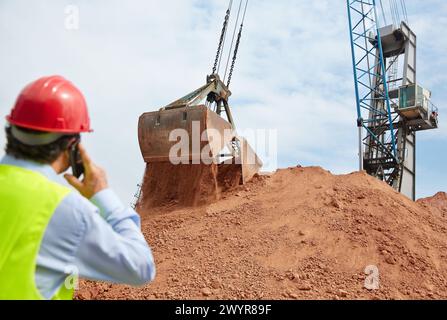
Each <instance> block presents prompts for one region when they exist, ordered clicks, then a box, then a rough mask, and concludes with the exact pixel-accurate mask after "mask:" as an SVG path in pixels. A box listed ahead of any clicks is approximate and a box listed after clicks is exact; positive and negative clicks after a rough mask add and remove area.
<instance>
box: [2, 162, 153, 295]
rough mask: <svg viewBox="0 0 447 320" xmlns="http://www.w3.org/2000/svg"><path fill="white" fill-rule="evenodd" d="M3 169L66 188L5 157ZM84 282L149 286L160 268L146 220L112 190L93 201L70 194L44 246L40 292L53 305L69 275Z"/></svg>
mask: <svg viewBox="0 0 447 320" xmlns="http://www.w3.org/2000/svg"><path fill="white" fill-rule="evenodd" d="M0 164H6V165H13V166H18V167H21V168H25V169H28V170H33V171H36V172H39V173H41V174H43V175H44V176H46V177H47V178H48V179H50V180H52V181H55V182H58V183H62V179H61V177H59V176H58V175H57V174H56V172H55V171H54V170H53V168H52V167H51V166H49V165H43V164H39V163H35V162H31V161H26V160H21V159H16V158H14V157H12V156H9V155H5V156H4V157H3V159H2V160H1V161H0ZM73 273H75V274H77V275H78V276H79V277H81V278H86V279H90V280H103V281H110V282H114V283H126V284H130V285H143V284H145V283H147V282H149V281H152V280H153V279H154V277H155V264H154V258H153V256H152V252H151V249H150V248H149V246H148V244H147V242H146V240H145V239H144V236H143V234H142V233H141V228H140V217H139V215H138V214H137V213H136V212H135V211H134V210H133V209H131V208H130V207H125V206H124V205H123V204H122V203H121V201H120V200H119V199H118V197H117V196H116V195H115V193H114V192H113V191H112V190H111V189H106V190H103V191H100V192H98V193H97V194H95V195H94V196H93V197H92V198H91V199H90V201H88V200H87V199H86V198H84V197H83V196H81V195H80V194H79V193H77V192H71V193H69V194H68V195H67V196H66V197H65V198H64V199H63V200H62V202H61V203H60V204H59V206H58V207H57V208H56V210H55V211H54V214H53V216H52V218H51V220H50V222H49V224H48V226H47V229H46V231H45V234H44V238H43V240H42V243H41V246H40V250H39V254H38V257H37V266H36V286H37V288H38V289H39V291H40V293H41V294H42V296H43V297H45V298H47V299H50V298H51V297H52V296H54V294H56V292H57V290H58V288H59V287H60V286H61V285H62V284H63V283H64V281H65V278H66V277H67V275H69V274H73Z"/></svg>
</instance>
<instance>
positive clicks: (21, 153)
mask: <svg viewBox="0 0 447 320" xmlns="http://www.w3.org/2000/svg"><path fill="white" fill-rule="evenodd" d="M20 130H21V131H24V132H27V133H33V134H42V133H44V132H41V131H36V130H31V129H25V128H20ZM5 132H6V147H5V152H6V153H7V154H8V155H11V156H14V157H15V158H18V159H25V160H32V161H35V162H39V163H46V164H51V163H53V162H54V161H55V160H56V159H57V158H58V157H59V156H60V155H61V154H62V153H63V152H64V151H65V150H67V149H68V147H69V146H70V143H71V142H72V141H73V138H78V139H79V134H74V135H73V134H72V135H64V136H62V137H60V138H59V139H57V140H56V141H54V142H51V143H49V144H45V145H41V146H28V145H26V144H23V143H22V142H20V141H19V140H17V139H16V138H15V137H14V136H13V135H12V133H11V127H10V126H7V127H6V128H5Z"/></svg>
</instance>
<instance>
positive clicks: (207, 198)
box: [136, 162, 241, 212]
mask: <svg viewBox="0 0 447 320" xmlns="http://www.w3.org/2000/svg"><path fill="white" fill-rule="evenodd" d="M240 170H241V167H240V166H238V165H232V164H221V165H216V164H212V165H203V164H189V165H173V164H171V163H170V162H158V163H151V164H148V165H147V166H146V170H145V174H144V179H143V185H142V187H141V190H142V191H141V195H140V200H139V201H138V203H137V205H136V207H137V210H138V211H139V212H145V211H149V210H151V209H152V208H157V207H161V206H178V205H181V206H199V205H204V204H206V203H210V202H213V201H216V200H219V199H220V198H221V195H222V192H224V191H226V190H228V189H231V188H234V187H235V186H238V185H239V184H240V181H241V171H240Z"/></svg>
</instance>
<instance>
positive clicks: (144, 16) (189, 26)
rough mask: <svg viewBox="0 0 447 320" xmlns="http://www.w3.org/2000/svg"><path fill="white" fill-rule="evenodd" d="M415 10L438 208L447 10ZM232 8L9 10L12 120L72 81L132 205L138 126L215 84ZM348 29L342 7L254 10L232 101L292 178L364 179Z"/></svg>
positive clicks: (184, 2)
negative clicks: (434, 109) (36, 88)
mask: <svg viewBox="0 0 447 320" xmlns="http://www.w3.org/2000/svg"><path fill="white" fill-rule="evenodd" d="M406 3H407V10H408V13H409V21H410V25H411V26H412V28H413V29H414V31H415V32H416V34H417V36H418V49H419V51H418V82H419V83H421V84H422V85H423V86H425V87H427V88H429V89H431V90H432V92H433V97H432V99H433V101H434V102H435V104H436V105H437V106H438V107H439V109H440V129H439V130H434V131H427V132H422V133H420V134H418V151H417V170H418V177H417V179H418V184H417V191H418V196H427V195H431V194H434V193H435V192H437V191H440V190H444V191H446V190H447V183H446V181H447V173H446V170H445V168H444V165H445V164H446V163H447V150H446V142H447V121H446V120H445V119H447V107H446V103H445V101H447V91H446V86H445V84H446V83H447V64H446V61H445V55H446V52H447V37H445V35H444V34H443V33H444V30H447V3H446V1H444V0H436V1H435V0H429V1H424V2H421V1H416V0H413V1H410V0H407V1H406ZM69 4H73V5H76V6H78V7H79V10H80V11H79V29H78V30H67V29H66V28H65V19H66V14H65V12H64V10H65V8H66V6H67V5H69ZM226 6H227V1H217V0H214V1H212V0H208V1H205V0H196V1H193V0H172V1H155V0H152V1H143V0H129V1H119V0H108V1H105V0H96V1H87V0H71V1H64V0H57V1H56V0H39V1H37V0H35V1H29V0H2V1H0V43H1V47H0V70H2V72H1V75H0V114H1V115H6V114H7V113H8V112H9V109H10V107H11V106H12V104H13V103H14V100H15V97H16V95H17V93H18V92H19V91H20V90H21V89H22V88H23V86H24V85H25V84H27V83H28V82H30V81H31V80H33V79H35V78H38V77H40V76H42V75H49V74H61V75H64V76H65V77H67V78H69V79H70V80H72V81H73V82H74V83H75V84H76V85H77V86H78V87H80V88H81V89H82V90H83V92H84V93H85V95H86V98H87V102H88V104H89V106H90V110H91V118H92V124H93V126H94V129H95V132H94V133H93V134H90V135H86V136H85V137H84V141H85V143H86V145H87V147H88V149H89V151H90V153H91V154H92V157H93V158H94V159H95V160H96V161H97V162H98V163H99V164H100V165H102V166H103V167H104V168H105V169H106V170H107V172H108V175H109V178H110V182H111V185H112V187H113V188H114V189H115V190H116V191H117V192H118V193H119V195H120V196H121V197H122V198H123V200H124V201H126V202H130V201H131V198H132V195H133V193H134V192H135V190H136V184H137V183H138V182H139V181H140V180H141V177H142V174H143V171H144V163H143V160H142V158H141V155H140V152H139V147H138V141H137V121H138V116H139V115H140V114H141V113H143V112H145V111H152V110H157V109H158V108H159V107H161V106H164V105H166V104H167V103H169V102H171V101H173V100H175V99H176V98H179V97H181V96H183V95H184V94H186V93H188V92H190V91H191V90H193V89H195V88H196V87H199V86H201V85H202V84H203V83H204V81H205V76H206V74H207V73H209V72H210V70H211V65H212V61H213V59H214V55H215V51H216V46H217V40H218V36H219V33H220V29H221V24H222V19H223V15H224V12H225V10H226ZM347 23H348V21H347V16H346V3H345V1H342V0H338V1H333V0H319V1H307V0H279V1H267V0H258V1H255V0H251V2H250V5H249V11H248V13H247V18H246V24H245V31H244V34H243V39H242V43H241V47H240V54H239V57H238V62H237V65H236V70H235V74H234V77H233V81H232V91H233V97H232V100H231V101H232V105H233V112H234V117H235V119H236V124H237V125H238V126H239V127H240V128H242V129H244V128H264V129H277V130H278V139H279V140H278V165H279V166H280V167H287V166H293V165H296V164H298V163H299V164H302V165H319V166H322V167H324V168H326V169H328V170H331V171H332V172H334V173H347V172H351V171H354V170H356V169H357V141H356V139H357V131H356V130H357V128H356V122H355V121H356V113H355V101H354V86H353V79H352V66H351V56H350V47H349V33H348V25H347ZM0 141H1V143H3V141H4V135H3V132H2V133H0ZM1 153H2V151H1V152H0V155H1Z"/></svg>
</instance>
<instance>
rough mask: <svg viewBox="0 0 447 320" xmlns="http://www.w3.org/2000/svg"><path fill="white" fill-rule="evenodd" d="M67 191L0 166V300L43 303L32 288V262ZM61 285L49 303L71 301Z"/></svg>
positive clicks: (25, 172) (38, 177) (34, 174)
mask: <svg viewBox="0 0 447 320" xmlns="http://www.w3.org/2000/svg"><path fill="white" fill-rule="evenodd" d="M69 192H70V189H68V188H66V187H64V186H62V185H59V184H57V183H55V182H52V181H50V180H49V179H47V178H46V177H45V176H44V175H42V174H40V173H38V172H34V171H32V170H27V169H23V168H20V167H16V166H10V165H1V164H0V299H3V300H4V299H8V300H22V299H23V300H35V299H39V300H40V299H44V297H42V295H41V294H40V292H39V290H38V289H37V287H36V281H35V272H36V261H37V256H38V253H39V248H40V244H41V242H42V239H43V236H44V233H45V230H46V228H47V225H48V223H49V222H50V219H51V216H52V215H53V213H54V210H55V209H56V208H57V206H58V205H59V203H60V202H61V201H62V199H63V198H64V197H65V196H66V195H67V194H68V193H69ZM73 292H74V289H73V288H71V289H70V288H66V286H65V285H64V284H62V286H61V288H60V289H59V291H58V293H57V294H56V295H55V296H54V297H53V299H64V300H68V299H72V298H73Z"/></svg>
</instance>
